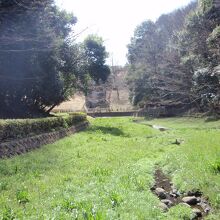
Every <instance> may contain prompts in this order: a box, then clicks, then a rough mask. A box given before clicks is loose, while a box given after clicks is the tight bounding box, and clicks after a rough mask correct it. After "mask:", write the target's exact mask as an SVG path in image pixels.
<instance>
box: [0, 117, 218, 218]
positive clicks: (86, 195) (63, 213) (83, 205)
mask: <svg viewBox="0 0 220 220" xmlns="http://www.w3.org/2000/svg"><path fill="white" fill-rule="evenodd" d="M149 123H152V124H159V125H164V126H166V127H169V128H172V129H170V130H168V131H165V132H160V131H158V130H155V129H152V128H151V127H149V126H148V125H147V124H149ZM219 127H220V123H218V122H212V123H208V124H207V123H204V122H203V121H202V120H186V119H164V120H155V121H147V122H146V121H143V122H141V123H140V124H138V123H134V122H133V121H132V119H131V118H123V119H122V118H105V119H96V120H93V121H92V126H91V128H89V129H88V130H87V131H85V132H81V133H78V134H76V135H74V136H71V137H68V138H65V139H63V140H60V141H58V142H56V143H55V144H53V145H47V146H45V147H43V148H42V149H39V150H37V151H34V152H31V153H28V154H26V155H22V156H18V157H15V158H13V159H7V160H1V161H0V219H1V218H2V219H13V217H14V218H17V219H97V220H98V219H132V220H133V219H169V220H170V219H189V218H190V215H191V210H190V209H189V208H187V207H185V206H181V205H179V206H176V207H173V208H171V209H170V210H169V212H168V213H163V212H162V211H161V209H160V208H159V200H158V198H157V197H155V196H154V195H153V194H152V193H151V191H150V189H149V188H150V186H151V185H152V184H153V181H154V180H153V173H154V168H155V165H160V166H162V167H163V168H164V170H165V171H166V172H167V173H169V174H170V175H171V177H172V179H173V181H174V182H175V183H176V185H177V186H178V187H179V188H180V189H181V190H188V189H192V188H198V187H199V188H200V189H201V190H202V191H203V192H204V193H205V194H206V195H208V196H209V197H210V201H211V203H212V205H213V207H214V210H213V213H212V214H210V215H209V217H208V219H219V218H220V213H219V206H220V200H219V199H220V196H219V195H220V192H219V190H220V175H219V172H218V158H220V155H219V152H220V147H219V145H218V144H219V143H220V134H219ZM176 139H181V140H182V144H181V145H174V144H172V142H174V141H175V140H176Z"/></svg>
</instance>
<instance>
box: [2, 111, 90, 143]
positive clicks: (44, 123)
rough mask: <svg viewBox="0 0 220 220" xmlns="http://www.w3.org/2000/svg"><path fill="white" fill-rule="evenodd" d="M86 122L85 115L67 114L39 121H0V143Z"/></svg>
mask: <svg viewBox="0 0 220 220" xmlns="http://www.w3.org/2000/svg"><path fill="white" fill-rule="evenodd" d="M83 121H86V115H85V114H72V113H71V114H69V115H66V116H65V117H61V116H54V117H48V118H39V119H15V120H11V119H10V120H0V142H1V141H7V140H10V139H18V138H24V137H29V136H33V135H38V134H42V133H46V132H51V131H57V130H60V129H61V128H68V127H71V126H73V125H76V124H77V123H79V122H83Z"/></svg>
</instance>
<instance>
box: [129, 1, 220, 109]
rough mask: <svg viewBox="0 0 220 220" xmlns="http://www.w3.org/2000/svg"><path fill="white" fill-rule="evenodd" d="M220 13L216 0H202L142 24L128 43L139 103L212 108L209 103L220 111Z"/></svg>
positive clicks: (132, 85)
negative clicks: (179, 104) (177, 104)
mask: <svg viewBox="0 0 220 220" xmlns="http://www.w3.org/2000/svg"><path fill="white" fill-rule="evenodd" d="M219 12H220V10H219V7H218V6H217V5H216V3H215V1H214V0H202V1H199V2H192V3H190V4H189V5H188V6H187V7H185V8H182V9H179V10H176V11H174V12H172V13H170V14H167V15H162V16H161V17H159V19H158V20H157V21H156V22H152V21H146V22H143V23H142V24H141V25H140V26H138V27H137V29H136V31H135V33H134V37H133V38H132V39H131V43H130V44H129V45H128V61H129V68H130V71H129V77H128V82H129V85H130V91H131V98H132V99H133V102H134V104H135V105H137V104H139V105H141V106H147V105H148V104H149V103H151V104H152V103H154V104H155V105H156V104H158V103H181V104H182V105H185V106H187V108H189V107H198V108H199V110H207V107H206V108H205V105H204V103H206V106H209V107H208V108H209V109H210V106H213V105H214V106H215V111H216V109H217V108H216V103H217V102H218V101H217V100H218V99H219V98H218V97H219V88H218V87H219V74H220V73H219V69H218V68H216V67H217V66H218V65H219V64H220V61H219V58H220V57H219V53H220V52H219V47H220V41H219V39H220V37H219V36H220V34H219V33H220V29H219V25H220V14H219ZM208 88H209V89H208ZM204 99H205V100H204ZM212 100H213V102H214V103H212V104H213V105H212V104H211V102H212ZM207 103H209V105H208V104H207ZM218 106H219V102H218Z"/></svg>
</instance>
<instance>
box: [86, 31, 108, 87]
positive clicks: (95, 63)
mask: <svg viewBox="0 0 220 220" xmlns="http://www.w3.org/2000/svg"><path fill="white" fill-rule="evenodd" d="M83 49H84V53H85V58H86V60H87V63H86V64H87V68H86V69H87V71H88V74H89V75H90V76H91V78H92V79H94V80H95V82H96V83H98V82H99V80H101V81H102V82H105V81H106V80H107V78H108V76H109V74H110V68H109V67H108V66H107V65H105V62H106V58H107V57H108V54H107V52H106V49H105V46H104V45H103V40H102V38H101V37H99V36H97V35H89V36H88V37H87V38H86V39H85V40H84V42H83Z"/></svg>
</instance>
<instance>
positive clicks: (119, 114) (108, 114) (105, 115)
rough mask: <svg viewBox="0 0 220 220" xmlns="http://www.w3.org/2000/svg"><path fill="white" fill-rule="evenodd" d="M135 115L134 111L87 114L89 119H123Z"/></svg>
mask: <svg viewBox="0 0 220 220" xmlns="http://www.w3.org/2000/svg"><path fill="white" fill-rule="evenodd" d="M134 114H136V112H135V111H131V112H91V113H87V115H89V116H91V117H94V118H96V117H125V116H133V115H134Z"/></svg>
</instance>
